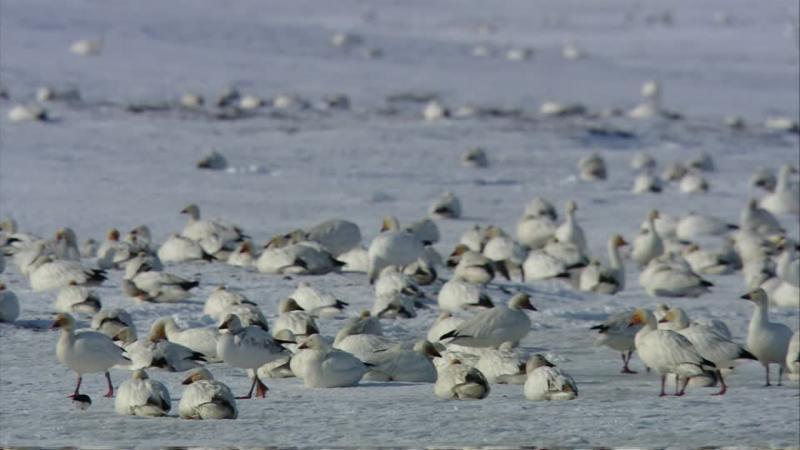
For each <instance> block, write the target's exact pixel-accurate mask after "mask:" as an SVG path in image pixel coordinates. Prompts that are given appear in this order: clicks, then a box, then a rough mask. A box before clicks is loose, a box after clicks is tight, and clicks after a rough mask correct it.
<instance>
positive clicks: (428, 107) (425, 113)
mask: <svg viewBox="0 0 800 450" xmlns="http://www.w3.org/2000/svg"><path fill="white" fill-rule="evenodd" d="M449 116H450V110H449V109H447V107H446V106H444V105H443V104H442V103H441V102H440V101H439V100H436V99H434V100H431V101H429V102H428V103H426V104H425V107H424V108H423V109H422V117H424V118H425V120H427V121H429V122H433V121H435V120H439V119H444V118H447V117H449Z"/></svg>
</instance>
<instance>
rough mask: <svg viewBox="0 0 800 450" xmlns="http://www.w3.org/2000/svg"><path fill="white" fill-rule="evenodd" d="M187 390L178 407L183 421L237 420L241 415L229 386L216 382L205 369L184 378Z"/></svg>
mask: <svg viewBox="0 0 800 450" xmlns="http://www.w3.org/2000/svg"><path fill="white" fill-rule="evenodd" d="M182 384H184V385H186V389H185V390H184V391H183V395H181V402H180V405H178V410H179V411H180V416H181V418H183V419H203V420H205V419H235V418H236V417H237V416H238V415H239V410H238V409H237V407H236V399H235V398H234V397H233V393H231V390H230V388H229V387H228V386H226V385H225V384H223V383H222V382H220V381H216V380H214V376H213V375H211V372H209V371H208V370H207V369H205V368H202V367H201V368H199V369H195V370H194V371H192V372H190V373H189V375H188V376H187V377H186V378H184V380H183V383H182Z"/></svg>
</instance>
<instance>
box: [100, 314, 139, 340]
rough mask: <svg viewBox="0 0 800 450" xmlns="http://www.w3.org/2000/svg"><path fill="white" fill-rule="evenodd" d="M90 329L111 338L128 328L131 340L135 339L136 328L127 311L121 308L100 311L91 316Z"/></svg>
mask: <svg viewBox="0 0 800 450" xmlns="http://www.w3.org/2000/svg"><path fill="white" fill-rule="evenodd" d="M91 327H92V329H93V330H95V331H99V332H100V333H103V334H105V335H106V336H108V337H112V338H113V337H114V336H116V335H117V333H119V332H120V331H122V329H123V328H129V329H130V332H131V333H132V336H133V338H134V339H136V326H135V325H134V324H133V318H132V317H131V315H130V313H128V311H125V310H124V309H122V308H113V309H101V310H100V312H98V313H97V314H95V315H94V316H92V324H91Z"/></svg>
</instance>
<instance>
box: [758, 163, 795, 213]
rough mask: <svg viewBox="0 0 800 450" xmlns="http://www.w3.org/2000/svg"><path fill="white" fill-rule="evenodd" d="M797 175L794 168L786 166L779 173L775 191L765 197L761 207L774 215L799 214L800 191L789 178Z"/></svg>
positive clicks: (760, 203)
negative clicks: (794, 174)
mask: <svg viewBox="0 0 800 450" xmlns="http://www.w3.org/2000/svg"><path fill="white" fill-rule="evenodd" d="M792 173H797V169H795V168H794V166H791V165H788V164H784V165H783V166H781V168H780V170H779V171H778V183H777V184H776V185H775V191H774V192H772V193H771V194H768V195H766V196H764V197H763V198H762V199H761V201H760V202H759V205H760V206H761V207H762V208H764V209H766V210H767V211H769V212H771V213H773V214H797V213H798V212H800V191H798V187H797V185H793V184H792V183H791V180H790V179H789V177H790V176H791V174H792Z"/></svg>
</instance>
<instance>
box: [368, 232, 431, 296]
mask: <svg viewBox="0 0 800 450" xmlns="http://www.w3.org/2000/svg"><path fill="white" fill-rule="evenodd" d="M423 252H424V248H423V244H422V242H421V241H420V240H419V238H418V237H417V235H415V234H413V233H411V232H409V231H406V230H400V225H399V223H398V221H397V219H396V218H394V217H386V218H384V220H383V227H382V228H381V233H380V234H378V236H376V237H375V239H373V240H372V243H370V245H369V250H368V254H369V270H368V273H367V275H368V276H369V281H370V284H372V283H374V282H375V280H376V279H377V277H378V275H379V274H380V273H381V271H382V270H383V268H384V267H386V266H398V267H403V266H406V265H408V264H411V263H413V262H414V261H416V260H417V259H418V258H419V257H420V255H422V253H423Z"/></svg>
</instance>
